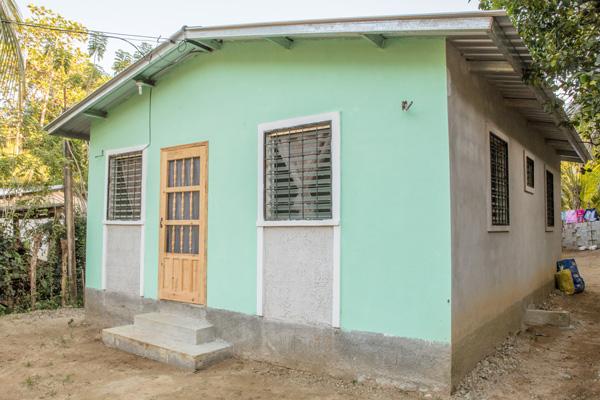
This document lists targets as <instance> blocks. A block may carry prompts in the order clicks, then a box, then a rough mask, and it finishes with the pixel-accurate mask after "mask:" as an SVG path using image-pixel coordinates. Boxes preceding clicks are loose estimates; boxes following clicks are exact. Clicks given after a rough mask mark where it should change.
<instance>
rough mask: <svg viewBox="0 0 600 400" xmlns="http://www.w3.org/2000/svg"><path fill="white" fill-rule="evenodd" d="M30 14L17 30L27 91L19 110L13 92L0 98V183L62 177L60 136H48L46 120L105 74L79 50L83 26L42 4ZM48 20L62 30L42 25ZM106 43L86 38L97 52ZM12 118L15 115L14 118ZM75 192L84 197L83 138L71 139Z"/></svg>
mask: <svg viewBox="0 0 600 400" xmlns="http://www.w3.org/2000/svg"><path fill="white" fill-rule="evenodd" d="M29 9H30V12H31V18H30V19H28V20H27V21H26V22H27V23H28V24H30V25H27V26H23V27H22V29H21V31H20V46H21V50H22V52H23V54H24V56H25V60H26V63H25V77H26V96H25V98H24V102H23V108H22V110H21V109H20V108H19V107H18V104H17V103H18V101H17V99H16V98H15V97H14V96H12V97H11V96H8V97H5V98H4V99H3V100H4V101H3V102H1V103H0V187H3V188H6V187H9V188H18V187H27V188H30V187H32V186H47V185H54V184H60V183H62V167H63V165H64V163H65V162H66V159H65V157H64V156H63V147H62V138H58V137H54V136H49V135H48V134H47V133H46V132H44V131H43V127H44V125H45V124H47V123H48V122H50V121H51V120H53V119H54V118H56V117H57V116H58V115H60V114H61V113H62V112H63V111H64V110H66V109H67V108H68V107H69V106H71V105H73V104H74V103H76V102H78V101H80V100H82V99H83V98H84V97H85V96H86V95H87V94H88V93H90V92H91V91H92V90H93V89H95V88H96V87H98V86H99V85H100V84H102V83H103V82H105V81H106V80H107V79H108V76H106V74H105V73H104V72H103V71H102V70H101V69H99V68H98V67H97V66H96V65H95V64H94V63H93V62H91V60H90V56H89V54H88V53H86V52H85V51H83V50H82V49H83V48H85V45H86V44H87V43H88V35H87V33H86V32H87V31H86V28H85V27H84V26H82V25H81V24H79V23H76V22H73V21H69V20H67V19H65V18H63V17H62V16H60V15H58V14H56V13H54V12H52V11H51V10H48V9H46V8H44V7H36V6H29ZM33 25H43V26H52V27H54V28H59V29H62V30H50V29H43V28H40V27H39V26H33ZM105 47H106V45H105V44H103V43H102V39H97V38H94V39H93V40H90V44H89V46H88V48H89V49H91V51H92V52H93V53H94V54H95V55H97V56H100V55H101V54H103V51H104V49H105ZM14 121H18V122H17V123H15V122H14ZM71 148H72V150H73V153H74V154H73V155H74V164H75V165H74V168H73V171H74V175H73V176H74V180H75V188H76V191H77V194H79V195H80V196H81V197H82V198H83V199H85V197H86V190H85V181H86V179H87V177H86V175H87V144H86V143H85V142H83V141H73V142H72V143H71Z"/></svg>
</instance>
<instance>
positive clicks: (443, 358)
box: [85, 288, 450, 396]
mask: <svg viewBox="0 0 600 400" xmlns="http://www.w3.org/2000/svg"><path fill="white" fill-rule="evenodd" d="M85 307H86V318H87V319H88V320H89V321H90V322H92V323H94V324H96V325H97V326H100V327H111V326H116V325H123V324H127V323H132V322H133V316H134V315H135V314H138V313H142V312H150V311H156V310H163V309H164V310H166V311H168V312H171V313H173V312H175V313H183V315H185V316H187V317H197V318H199V319H201V318H205V317H206V318H207V319H208V321H209V322H211V323H212V324H213V325H214V326H215V328H216V330H217V335H218V337H220V338H222V339H224V340H226V341H228V342H230V343H232V344H233V350H234V354H235V355H236V356H238V357H241V358H247V359H253V360H259V361H265V362H269V363H273V364H277V365H282V366H285V367H289V368H296V369H300V370H305V371H310V372H313V373H317V374H326V375H330V376H335V377H340V378H344V379H356V380H358V381H372V382H376V383H378V384H383V385H392V386H396V387H399V388H402V389H405V390H426V391H431V392H435V393H437V394H439V395H440V396H446V395H448V394H449V390H450V345H449V344H441V343H432V342H428V341H424V340H418V339H406V338H400V337H391V336H386V335H383V334H375V333H368V332H357V331H343V330H340V329H333V328H330V327H324V326H310V325H301V324H293V323H286V322H282V321H274V320H269V319H267V318H262V317H258V316H254V315H247V314H242V313H236V312H231V311H224V310H217V309H211V308H205V307H198V306H191V305H186V304H183V303H174V302H165V301H156V300H149V299H143V298H140V297H131V296H124V295H122V294H119V293H114V292H108V291H101V290H96V289H90V288H87V289H86V302H85Z"/></svg>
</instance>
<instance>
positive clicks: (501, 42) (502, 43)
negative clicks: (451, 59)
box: [488, 20, 590, 162]
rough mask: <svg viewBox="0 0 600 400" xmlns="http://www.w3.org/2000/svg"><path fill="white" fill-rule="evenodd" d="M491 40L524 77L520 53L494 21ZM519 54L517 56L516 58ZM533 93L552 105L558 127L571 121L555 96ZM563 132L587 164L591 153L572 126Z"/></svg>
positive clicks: (553, 117) (538, 91) (539, 89)
mask: <svg viewBox="0 0 600 400" xmlns="http://www.w3.org/2000/svg"><path fill="white" fill-rule="evenodd" d="M488 36H489V38H490V39H491V40H492V42H494V44H495V45H496V46H498V50H500V52H501V53H502V54H503V55H504V57H506V60H507V61H508V63H509V64H510V65H511V66H512V67H513V69H514V70H515V72H516V73H517V74H518V75H519V76H520V77H521V78H523V77H524V74H525V71H526V68H525V66H524V64H523V62H522V61H521V57H520V56H518V52H517V51H516V49H515V48H514V47H513V46H512V45H511V42H510V40H509V39H508V38H507V37H506V34H505V33H504V31H503V30H502V27H500V25H498V22H497V21H496V20H494V22H493V23H492V29H491V31H490V32H489V33H488ZM515 54H517V56H515ZM531 88H532V90H533V92H534V93H535V97H536V98H537V100H538V101H539V102H540V103H542V104H544V105H546V104H550V105H552V111H550V112H549V114H550V115H551V116H552V119H553V120H554V122H555V123H556V125H558V126H561V125H563V123H564V122H565V121H569V118H568V116H567V115H566V114H565V112H564V110H563V108H562V106H559V107H554V104H555V103H556V97H555V96H554V95H549V94H548V93H546V92H545V91H544V90H543V89H541V88H539V87H536V86H534V85H531ZM562 131H563V132H564V133H565V135H566V137H567V139H568V140H569V143H570V144H571V146H572V147H573V148H574V149H575V151H576V155H577V156H579V157H580V158H581V160H582V161H583V162H586V161H587V160H588V158H589V157H590V155H589V151H588V150H587V149H586V148H585V146H584V145H583V143H581V139H580V138H579V135H578V134H577V132H576V131H575V129H574V128H573V127H572V126H566V127H563V128H562Z"/></svg>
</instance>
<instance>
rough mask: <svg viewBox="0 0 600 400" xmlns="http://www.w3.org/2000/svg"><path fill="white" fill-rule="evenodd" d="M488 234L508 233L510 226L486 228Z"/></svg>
mask: <svg viewBox="0 0 600 400" xmlns="http://www.w3.org/2000/svg"><path fill="white" fill-rule="evenodd" d="M488 232H510V225H506V226H497V225H492V226H488Z"/></svg>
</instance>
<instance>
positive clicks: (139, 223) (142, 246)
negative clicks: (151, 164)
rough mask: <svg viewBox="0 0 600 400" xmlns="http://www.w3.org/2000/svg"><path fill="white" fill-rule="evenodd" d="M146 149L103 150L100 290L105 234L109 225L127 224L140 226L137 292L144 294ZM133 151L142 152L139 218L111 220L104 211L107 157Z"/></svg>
mask: <svg viewBox="0 0 600 400" xmlns="http://www.w3.org/2000/svg"><path fill="white" fill-rule="evenodd" d="M147 149H148V145H147V144H144V145H139V146H132V147H124V148H120V149H111V150H106V151H105V157H106V158H105V160H104V193H103V194H102V195H103V196H104V207H103V221H102V266H101V267H102V290H106V243H107V235H108V229H107V227H108V226H109V225H129V226H140V227H141V229H140V257H139V259H140V270H139V274H140V287H139V293H140V296H141V297H143V296H144V255H145V232H144V230H145V222H146V179H147V173H146V170H147V166H148V157H147ZM134 151H141V152H142V200H141V210H140V219H139V220H137V221H111V220H108V219H106V213H107V209H108V195H107V194H108V174H109V171H108V166H109V159H110V157H111V156H114V155H117V154H124V153H131V152H134Z"/></svg>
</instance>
